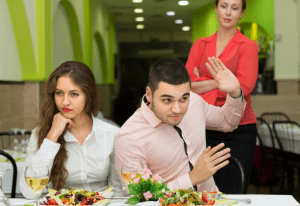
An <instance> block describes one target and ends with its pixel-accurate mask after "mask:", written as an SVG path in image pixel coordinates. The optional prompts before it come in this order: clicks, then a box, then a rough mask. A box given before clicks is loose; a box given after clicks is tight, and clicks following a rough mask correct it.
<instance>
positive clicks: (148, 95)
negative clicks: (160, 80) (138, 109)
mask: <svg viewBox="0 0 300 206" xmlns="http://www.w3.org/2000/svg"><path fill="white" fill-rule="evenodd" d="M146 98H147V101H148V102H152V92H151V89H150V87H147V88H146Z"/></svg>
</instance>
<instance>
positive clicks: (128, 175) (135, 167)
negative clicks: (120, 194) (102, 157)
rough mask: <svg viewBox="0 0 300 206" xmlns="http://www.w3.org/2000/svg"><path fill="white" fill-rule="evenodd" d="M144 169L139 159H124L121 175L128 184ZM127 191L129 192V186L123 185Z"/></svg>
mask: <svg viewBox="0 0 300 206" xmlns="http://www.w3.org/2000/svg"><path fill="white" fill-rule="evenodd" d="M142 169H143V164H142V163H141V162H138V161H134V160H133V161H122V163H121V176H122V177H123V180H124V181H125V182H126V184H127V185H128V184H129V183H131V182H132V181H133V179H134V178H135V177H136V176H137V175H138V174H139V172H140V170H142ZM123 190H124V192H125V193H128V192H129V191H128V190H127V187H123Z"/></svg>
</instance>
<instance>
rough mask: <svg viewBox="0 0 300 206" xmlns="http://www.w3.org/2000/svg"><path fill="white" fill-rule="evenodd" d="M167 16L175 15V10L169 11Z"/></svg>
mask: <svg viewBox="0 0 300 206" xmlns="http://www.w3.org/2000/svg"><path fill="white" fill-rule="evenodd" d="M167 16H175V11H168V12H167Z"/></svg>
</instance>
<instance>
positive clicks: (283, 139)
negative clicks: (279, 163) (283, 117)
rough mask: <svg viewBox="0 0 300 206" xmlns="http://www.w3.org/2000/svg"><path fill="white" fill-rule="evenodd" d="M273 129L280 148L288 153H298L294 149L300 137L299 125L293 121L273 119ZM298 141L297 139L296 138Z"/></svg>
mask: <svg viewBox="0 0 300 206" xmlns="http://www.w3.org/2000/svg"><path fill="white" fill-rule="evenodd" d="M273 131H274V134H275V136H276V138H278V140H279V141H280V143H281V145H282V150H283V151H284V152H289V153H294V154H296V153H300V149H299V151H297V150H296V149H298V147H297V142H296V141H297V139H299V138H300V125H299V124H298V123H297V122H295V121H274V122H273ZM298 141H299V140H298Z"/></svg>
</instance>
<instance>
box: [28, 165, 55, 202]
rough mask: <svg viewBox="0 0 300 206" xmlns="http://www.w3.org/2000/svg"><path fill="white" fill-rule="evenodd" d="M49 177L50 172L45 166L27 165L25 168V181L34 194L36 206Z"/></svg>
mask: <svg viewBox="0 0 300 206" xmlns="http://www.w3.org/2000/svg"><path fill="white" fill-rule="evenodd" d="M49 175H50V171H49V167H48V165H47V164H39V165H27V166H26V168H25V181H26V182H27V184H28V185H29V187H30V188H31V189H32V190H33V191H34V193H35V198H36V205H37V206H38V205H39V198H40V195H41V194H42V191H43V189H44V188H45V187H46V186H47V184H48V182H49Z"/></svg>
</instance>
